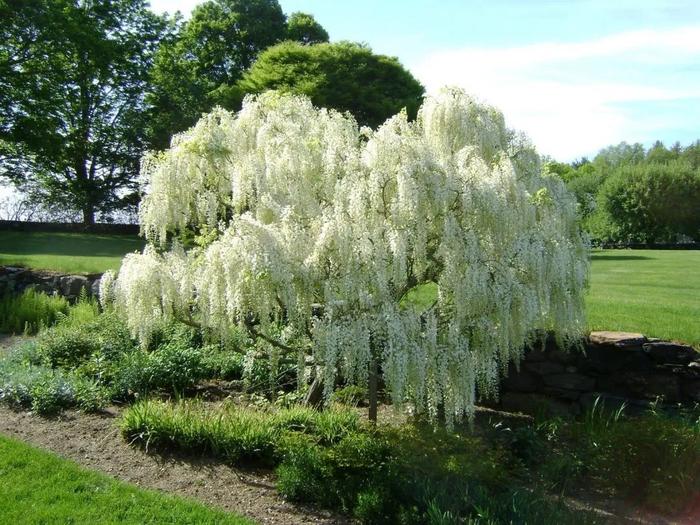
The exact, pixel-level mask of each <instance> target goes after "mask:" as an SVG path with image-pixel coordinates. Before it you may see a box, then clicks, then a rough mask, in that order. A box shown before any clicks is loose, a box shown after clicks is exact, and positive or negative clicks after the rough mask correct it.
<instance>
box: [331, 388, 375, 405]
mask: <svg viewBox="0 0 700 525" xmlns="http://www.w3.org/2000/svg"><path fill="white" fill-rule="evenodd" d="M331 400H332V401H335V402H336V403H341V404H343V405H349V406H354V407H357V406H363V405H364V404H365V403H366V402H367V389H366V388H364V387H361V386H359V385H347V386H344V387H343V388H339V389H338V390H336V391H335V392H333V395H332V396H331Z"/></svg>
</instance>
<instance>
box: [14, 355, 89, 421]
mask: <svg viewBox="0 0 700 525" xmlns="http://www.w3.org/2000/svg"><path fill="white" fill-rule="evenodd" d="M37 361H38V356H37V355H36V354H35V353H34V351H33V349H29V350H28V349H27V348H23V349H20V350H18V351H16V352H13V353H11V354H10V356H8V357H6V358H5V359H3V360H2V361H0V401H1V402H3V403H6V404H8V405H10V406H12V407H16V408H31V409H32V410H33V411H35V412H37V413H39V414H53V413H56V412H58V411H60V410H61V409H63V408H68V407H71V406H74V405H75V404H76V399H75V391H74V388H73V384H72V381H71V377H70V375H68V374H65V373H63V372H61V371H58V370H54V369H52V368H48V367H46V366H43V365H41V364H39V363H38V362H37Z"/></svg>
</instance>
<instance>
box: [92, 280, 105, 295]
mask: <svg viewBox="0 0 700 525" xmlns="http://www.w3.org/2000/svg"><path fill="white" fill-rule="evenodd" d="M101 279H102V278H101V277H97V278H96V279H95V280H93V281H92V284H90V294H91V295H92V296H93V297H99V296H100V280H101Z"/></svg>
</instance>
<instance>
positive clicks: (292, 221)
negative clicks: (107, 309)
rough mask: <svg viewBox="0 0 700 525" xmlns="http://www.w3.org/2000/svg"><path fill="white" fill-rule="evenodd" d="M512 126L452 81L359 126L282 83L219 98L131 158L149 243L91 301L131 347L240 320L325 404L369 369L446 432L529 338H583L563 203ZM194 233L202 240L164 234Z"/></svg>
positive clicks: (583, 261)
mask: <svg viewBox="0 0 700 525" xmlns="http://www.w3.org/2000/svg"><path fill="white" fill-rule="evenodd" d="M518 137H519V135H517V134H514V133H512V132H511V131H510V130H508V129H506V128H505V125H504V121H503V116H502V115H501V114H500V113H499V112H498V111H497V110H495V109H494V108H491V107H488V106H483V105H480V104H479V103H477V102H476V101H474V100H473V99H471V98H470V97H468V96H467V95H465V94H464V93H462V92H461V91H456V90H448V91H444V92H442V93H441V94H440V95H439V96H437V97H430V98H427V99H426V100H425V102H424V104H423V106H422V108H421V110H420V113H419V115H418V117H417V119H416V120H415V121H413V122H409V121H408V118H407V115H406V114H405V113H401V114H398V115H396V116H394V117H392V118H391V119H389V120H388V121H387V122H386V123H385V124H383V125H382V126H380V127H379V128H378V129H377V131H376V132H371V131H369V132H365V133H362V134H360V130H359V129H358V127H357V124H356V123H355V121H354V120H353V119H351V118H349V117H347V116H346V115H344V114H340V113H338V112H336V111H333V110H331V111H328V110H326V109H320V110H319V109H316V108H315V107H313V106H312V105H311V103H310V101H309V100H308V99H307V98H305V97H299V96H292V95H283V94H280V93H278V92H267V93H265V94H263V95H261V96H260V97H258V98H250V99H247V100H246V103H245V104H244V106H243V109H242V110H241V111H240V112H239V113H238V114H231V113H228V112H226V111H225V110H222V109H218V110H216V111H215V112H214V113H212V114H210V115H207V116H205V117H204V118H203V119H202V120H201V121H200V122H199V123H198V124H197V125H196V126H195V127H194V128H192V129H190V130H188V131H187V132H186V133H184V134H182V135H179V136H177V137H176V139H175V140H174V141H173V145H172V147H171V148H170V149H169V150H167V151H166V152H164V153H163V154H160V155H156V156H153V157H151V158H150V159H149V160H148V161H147V162H146V163H145V172H144V176H145V177H146V178H147V180H148V187H147V195H146V197H145V198H144V201H143V202H142V207H141V212H140V219H141V227H142V228H143V231H144V232H145V234H146V237H147V240H148V241H149V246H148V247H147V248H146V249H145V251H144V253H143V254H132V255H128V256H127V257H126V258H125V259H124V261H123V263H122V266H121V269H120V271H119V276H118V278H117V280H116V283H114V286H112V281H111V279H110V277H109V276H108V277H105V278H103V283H102V291H101V295H102V297H103V298H109V297H114V298H116V306H117V308H118V309H119V310H120V311H121V312H123V314H124V315H125V316H126V319H127V322H128V324H129V326H130V327H131V329H132V330H133V333H134V334H135V335H137V336H139V337H140V338H141V339H142V341H147V340H148V338H149V336H150V334H151V333H152V331H153V330H154V329H155V328H156V327H158V326H159V325H160V323H162V322H164V321H169V320H172V319H175V320H180V321H183V322H186V323H189V324H195V325H200V326H204V327H206V328H207V329H208V330H210V331H211V332H213V333H218V334H220V335H221V336H224V337H225V336H226V334H228V333H230V330H231V328H232V326H234V325H238V326H241V327H243V328H245V329H247V330H248V331H249V333H250V334H251V336H252V337H254V338H256V339H258V340H260V341H261V342H262V341H264V342H265V343H268V344H269V345H270V347H269V352H270V355H271V361H273V362H274V361H275V356H277V357H280V355H281V354H286V355H287V356H289V355H290V354H291V355H294V356H296V358H297V359H299V362H300V363H301V365H300V367H299V369H300V371H302V372H303V369H304V366H303V365H304V363H305V358H306V355H307V354H312V355H313V360H314V363H315V364H316V365H317V366H318V372H317V373H318V375H319V376H320V377H323V383H324V385H325V387H326V394H327V395H330V392H331V391H332V389H333V386H334V384H335V380H336V375H337V374H338V373H340V374H342V376H343V377H344V378H345V379H346V380H347V381H349V382H351V383H360V384H364V385H367V384H368V383H369V385H370V391H372V390H374V391H375V392H376V389H373V388H372V385H375V386H376V378H377V374H378V373H381V374H383V377H384V380H385V382H386V385H387V389H388V391H389V392H390V394H391V396H392V399H393V401H394V403H395V404H397V405H398V404H400V403H402V402H404V401H406V400H410V401H411V402H412V403H413V404H414V406H415V407H416V408H417V410H419V411H425V412H427V413H428V414H429V415H430V416H431V417H433V418H435V417H437V415H438V411H439V410H440V409H441V410H442V411H443V413H444V415H445V418H446V419H447V422H448V424H449V423H450V422H451V421H452V420H453V419H454V418H457V419H459V418H461V417H462V416H463V415H464V414H471V413H472V411H473V408H474V402H475V399H476V388H477V385H478V388H479V392H480V393H481V394H482V395H488V394H490V393H494V391H495V389H496V388H497V387H498V384H499V379H500V374H501V371H502V370H504V369H505V368H506V367H507V364H508V362H509V361H511V360H518V359H519V358H520V356H521V355H522V352H523V348H524V345H525V344H527V343H532V342H534V341H535V340H536V339H537V338H538V337H539V336H540V335H542V334H544V333H546V332H547V331H550V330H552V331H555V332H557V334H558V336H559V337H560V339H561V340H563V341H564V342H566V341H568V340H570V339H576V340H578V338H579V337H581V334H582V331H583V330H584V329H585V322H584V320H583V318H582V316H583V291H584V287H583V285H584V282H585V279H586V275H587V267H588V266H587V258H588V250H587V247H586V245H585V244H584V243H583V240H582V237H581V234H580V231H579V229H578V227H577V217H576V207H575V202H574V200H573V198H572V196H571V195H570V194H569V192H568V191H567V190H566V188H565V186H564V183H563V182H562V181H561V180H560V179H558V178H557V177H554V176H548V175H546V174H543V173H542V171H541V166H540V163H539V158H538V156H537V154H536V153H535V151H534V150H533V149H532V148H531V146H530V145H529V144H527V143H524V142H523V141H522V140H520V139H519V138H518ZM193 225H194V226H195V227H196V228H197V229H198V231H199V232H200V233H202V234H203V235H201V236H200V237H199V239H200V243H199V245H198V246H197V247H195V248H192V249H190V250H189V251H185V250H183V248H182V247H181V246H179V245H178V244H177V243H171V242H170V239H171V238H172V234H176V233H178V232H180V231H182V230H183V229H187V228H190V227H192V226H193ZM417 287H426V288H421V289H427V291H430V290H431V289H432V290H433V292H435V293H433V297H432V298H431V299H430V300H429V301H428V302H426V303H425V304H423V303H420V302H412V301H409V300H408V299H407V294H408V293H409V292H410V291H412V290H416V289H417ZM277 361H279V359H277ZM272 373H274V372H272ZM370 399H372V396H370ZM374 399H376V397H375V398H374ZM373 406H375V408H376V405H373ZM370 415H372V412H370ZM374 415H376V411H375V412H374Z"/></svg>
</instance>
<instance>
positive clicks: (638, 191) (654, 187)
mask: <svg viewBox="0 0 700 525" xmlns="http://www.w3.org/2000/svg"><path fill="white" fill-rule="evenodd" d="M598 200H599V205H600V209H601V212H603V213H604V214H605V215H607V217H609V222H610V224H611V225H612V227H613V233H614V236H615V238H616V239H618V240H620V241H623V242H641V243H647V242H677V241H678V240H679V237H681V236H686V237H689V238H691V239H693V240H700V172H699V171H698V170H694V169H692V168H691V166H690V165H689V164H688V163H687V162H684V161H673V162H667V163H648V164H638V165H628V166H623V167H621V168H619V169H618V170H617V171H616V172H615V173H614V174H613V175H612V176H611V177H610V178H609V179H607V180H606V182H605V184H603V186H602V188H601V190H600V194H599V196H598Z"/></svg>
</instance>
